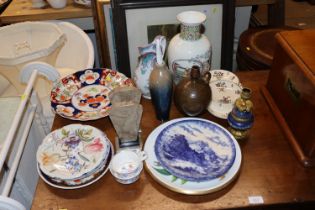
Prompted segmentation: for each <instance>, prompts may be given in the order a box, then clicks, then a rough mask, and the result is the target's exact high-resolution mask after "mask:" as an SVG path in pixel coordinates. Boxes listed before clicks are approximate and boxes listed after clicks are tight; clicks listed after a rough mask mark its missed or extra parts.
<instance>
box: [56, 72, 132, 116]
mask: <svg viewBox="0 0 315 210" xmlns="http://www.w3.org/2000/svg"><path fill="white" fill-rule="evenodd" d="M120 86H133V83H132V81H131V79H129V78H127V77H126V76H125V75H123V74H121V73H119V72H116V71H113V70H110V69H86V70H82V71H78V72H76V73H74V74H71V75H68V76H66V77H65V78H63V79H61V80H60V81H59V82H58V83H56V84H54V87H53V89H52V91H51V96H50V101H51V107H52V109H53V110H54V111H55V112H56V113H57V114H59V115H60V116H62V117H64V118H68V119H71V120H80V121H87V120H96V119H99V118H102V117H106V116H108V112H109V110H110V107H111V103H110V101H109V98H108V94H109V93H110V91H112V90H113V89H114V88H116V87H120Z"/></svg>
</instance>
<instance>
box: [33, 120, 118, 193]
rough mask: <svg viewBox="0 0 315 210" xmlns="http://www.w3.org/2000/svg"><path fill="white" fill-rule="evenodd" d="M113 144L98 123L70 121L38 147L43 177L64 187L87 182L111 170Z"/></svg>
mask: <svg viewBox="0 0 315 210" xmlns="http://www.w3.org/2000/svg"><path fill="white" fill-rule="evenodd" d="M112 155H113V146H112V144H111V143H110V141H109V140H108V138H107V137H106V135H105V134H104V133H103V132H102V131H100V130H98V129H97V128H95V127H92V126H89V125H81V124H71V125H67V126H65V127H63V128H61V129H58V130H55V131H53V132H52V133H50V134H48V135H47V136H46V137H45V139H44V140H43V142H42V144H41V145H40V146H39V148H38V150H37V162H38V163H37V168H38V173H39V175H40V177H41V178H42V179H43V180H44V181H45V182H46V183H47V184H49V185H51V186H54V187H57V188H62V189H76V188H81V187H85V186H88V185H90V184H92V183H94V182H95V181H97V180H98V179H100V178H101V177H102V176H103V175H104V174H105V173H106V172H107V170H108V167H109V162H110V160H111V157H112Z"/></svg>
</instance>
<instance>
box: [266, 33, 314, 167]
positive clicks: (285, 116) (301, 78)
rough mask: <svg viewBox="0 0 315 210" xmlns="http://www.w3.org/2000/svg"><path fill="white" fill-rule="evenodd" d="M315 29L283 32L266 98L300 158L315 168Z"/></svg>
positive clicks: (279, 39)
mask: <svg viewBox="0 0 315 210" xmlns="http://www.w3.org/2000/svg"><path fill="white" fill-rule="evenodd" d="M314 37H315V30H314V29H305V30H296V31H283V32H280V33H279V34H277V35H276V39H277V47H276V50H275V55H274V61H273V63H272V67H271V71H270V75H269V78H268V82H267V85H266V88H264V89H263V90H264V92H263V93H264V95H265V96H266V99H267V101H268V102H269V105H270V107H271V109H272V111H273V112H274V114H275V116H276V118H277V120H278V121H279V123H280V126H281V127H282V129H283V130H284V132H285V134H286V136H287V137H288V139H289V142H290V143H291V145H292V147H293V148H294V151H295V153H296V155H297V157H298V158H299V159H300V161H301V162H302V163H303V164H304V165H305V166H313V167H314V166H315V124H314V123H313V120H314V116H315V61H314V54H315V48H314V47H312V46H310V42H311V41H312V40H313V39H314Z"/></svg>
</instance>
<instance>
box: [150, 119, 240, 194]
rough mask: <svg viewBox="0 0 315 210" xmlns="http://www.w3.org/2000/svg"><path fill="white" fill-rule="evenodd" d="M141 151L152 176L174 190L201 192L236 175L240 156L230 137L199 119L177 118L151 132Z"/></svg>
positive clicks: (230, 179) (217, 126) (218, 188)
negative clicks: (144, 153)
mask: <svg viewBox="0 0 315 210" xmlns="http://www.w3.org/2000/svg"><path fill="white" fill-rule="evenodd" d="M144 151H145V152H146V153H147V154H148V158H147V159H146V161H145V166H146V169H147V170H148V172H149V173H150V174H151V175H152V177H153V178H154V179H155V180H156V181H157V182H159V183H160V184H162V185H163V186H165V187H167V188H168V189H170V190H173V191H175V192H179V193H183V194H189V195H201V194H207V193H211V192H214V191H217V190H220V189H222V188H223V187H225V186H227V185H228V184H229V183H230V182H231V181H232V180H234V178H235V177H236V176H237V174H238V171H239V169H240V165H241V160H242V155H241V150H240V147H239V145H238V143H237V142H236V140H235V139H234V137H233V136H232V135H231V134H230V133H229V132H228V131H227V130H226V129H224V128H223V127H221V126H220V125H218V124H216V123H213V122H211V121H208V120H204V119H200V118H179V119H175V120H171V121H169V122H166V123H164V124H162V125H160V126H159V127H157V128H156V129H154V130H153V132H151V134H150V135H149V137H148V138H147V140H146V143H145V146H144Z"/></svg>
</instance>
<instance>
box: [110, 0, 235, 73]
mask: <svg viewBox="0 0 315 210" xmlns="http://www.w3.org/2000/svg"><path fill="white" fill-rule="evenodd" d="M111 6H112V11H113V21H114V24H113V28H114V34H115V35H114V40H115V47H116V48H115V50H116V55H117V69H118V70H119V71H120V72H122V73H124V74H125V75H127V76H129V77H130V76H133V71H134V70H135V68H136V66H137V62H138V56H139V53H138V47H140V46H144V45H146V44H148V43H149V42H151V41H152V39H153V38H154V37H155V36H156V35H159V34H160V35H164V36H166V38H167V39H168V40H169V39H171V38H172V37H173V36H174V35H175V34H176V33H178V32H179V30H178V28H179V27H178V24H179V22H178V21H177V20H176V15H177V14H178V13H180V12H182V11H187V10H195V11H201V12H203V13H205V14H206V16H207V20H206V22H205V23H204V34H205V35H206V36H207V37H208V39H209V40H210V42H211V44H212V51H213V55H212V56H213V57H212V69H213V68H223V69H228V70H231V69H232V57H233V37H234V19H235V17H234V15H235V14H234V10H235V5H234V1H231V0H194V1H192V0H172V1H170V0H144V1H139V0H112V1H111Z"/></svg>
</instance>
